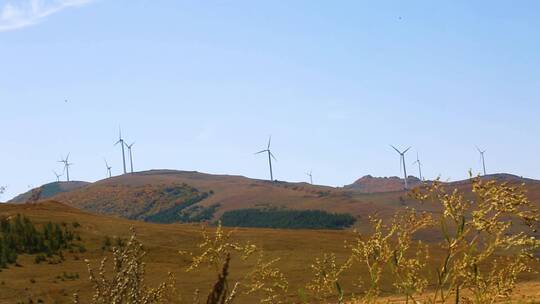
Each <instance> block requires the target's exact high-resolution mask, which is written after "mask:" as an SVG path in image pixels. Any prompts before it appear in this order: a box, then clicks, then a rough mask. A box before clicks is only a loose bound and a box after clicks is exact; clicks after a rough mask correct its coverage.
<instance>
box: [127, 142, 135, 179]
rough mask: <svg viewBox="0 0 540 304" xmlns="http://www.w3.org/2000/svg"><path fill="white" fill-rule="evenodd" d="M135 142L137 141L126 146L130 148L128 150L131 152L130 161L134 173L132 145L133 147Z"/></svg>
mask: <svg viewBox="0 0 540 304" xmlns="http://www.w3.org/2000/svg"><path fill="white" fill-rule="evenodd" d="M134 144H135V142H132V143H131V145H128V144H126V147H127V148H128V152H129V163H130V165H131V173H133V155H132V154H131V147H133V145H134Z"/></svg>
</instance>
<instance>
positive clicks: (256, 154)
mask: <svg viewBox="0 0 540 304" xmlns="http://www.w3.org/2000/svg"><path fill="white" fill-rule="evenodd" d="M267 151H268V150H262V151H259V152H257V153H253V154H255V155H257V154H261V153H264V152H267Z"/></svg>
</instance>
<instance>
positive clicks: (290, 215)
mask: <svg viewBox="0 0 540 304" xmlns="http://www.w3.org/2000/svg"><path fill="white" fill-rule="evenodd" d="M355 222H356V218H355V217H354V216H352V215H350V214H348V213H328V212H326V211H322V210H287V209H276V208H270V209H255V208H253V209H239V210H232V211H227V212H225V213H224V214H223V216H222V217H221V223H222V224H223V226H230V227H260V228H285V229H343V228H347V227H350V226H352V225H353V224H354V223H355Z"/></svg>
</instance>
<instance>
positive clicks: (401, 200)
mask: <svg viewBox="0 0 540 304" xmlns="http://www.w3.org/2000/svg"><path fill="white" fill-rule="evenodd" d="M363 179H364V181H368V180H369V181H370V182H369V183H370V184H371V185H376V187H378V188H379V189H383V188H387V189H392V190H393V191H390V190H389V191H386V192H369V193H365V192H364V191H358V190H357V189H355V188H349V187H346V188H332V187H325V186H314V185H309V184H306V183H286V182H274V183H272V182H268V181H263V180H255V179H249V178H246V177H242V176H229V175H211V174H204V173H199V172H186V171H172V170H152V171H146V172H140V173H135V174H127V175H122V176H118V177H114V178H110V179H106V180H102V181H99V182H96V183H93V184H91V185H88V186H86V187H83V188H79V189H75V190H73V191H70V192H65V193H60V194H58V195H56V196H54V199H55V200H58V201H60V202H63V203H65V204H68V205H70V206H73V207H76V208H80V209H83V210H86V211H90V212H97V213H102V214H109V215H115V216H120V217H125V218H129V219H144V218H145V217H146V216H148V215H152V214H155V213H157V212H160V211H162V210H167V208H172V207H174V206H178V205H182V204H185V203H186V202H195V203H194V204H193V205H192V206H190V207H189V208H186V210H187V211H188V212H189V211H191V210H204V208H209V207H211V206H218V207H216V212H215V214H214V216H213V219H217V218H219V217H220V216H221V214H223V212H225V211H228V210H237V209H244V208H262V207H277V208H282V207H283V208H288V209H298V210H307V209H318V210H325V211H329V212H338V213H350V214H352V215H354V216H357V217H359V218H360V219H366V218H367V217H368V216H369V215H372V214H374V213H378V214H379V215H381V216H383V217H386V216H390V215H392V214H394V213H395V211H396V210H399V209H402V208H404V207H405V206H409V207H414V208H417V209H420V210H426V211H430V212H437V211H438V210H436V209H434V207H433V206H428V205H421V204H418V203H417V202H415V201H413V200H411V199H409V198H408V195H407V193H406V192H405V191H403V190H397V191H396V190H395V186H394V185H395V184H399V181H402V180H399V179H397V178H374V177H365V178H363ZM485 179H496V180H498V181H501V182H509V183H513V184H519V183H525V184H526V187H527V190H528V195H529V197H530V199H531V200H532V201H534V202H536V203H537V204H538V205H539V206H540V204H539V203H538V202H540V182H539V181H535V180H530V179H522V178H520V177H517V176H513V175H506V174H499V175H492V176H487V177H485ZM396 180H397V183H396ZM417 182H418V181H417ZM447 185H448V187H449V188H459V189H464V190H467V189H468V188H469V186H470V181H469V180H464V181H460V182H453V183H448V184H447ZM373 187H375V186H373ZM398 189H399V188H398ZM363 222H365V221H363V220H361V221H359V225H362V223H363Z"/></svg>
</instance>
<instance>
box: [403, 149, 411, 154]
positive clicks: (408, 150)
mask: <svg viewBox="0 0 540 304" xmlns="http://www.w3.org/2000/svg"><path fill="white" fill-rule="evenodd" d="M411 148H412V147H408V148H407V149H406V150H405V151H403V154H405V153H407V151H409V150H410V149H411Z"/></svg>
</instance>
